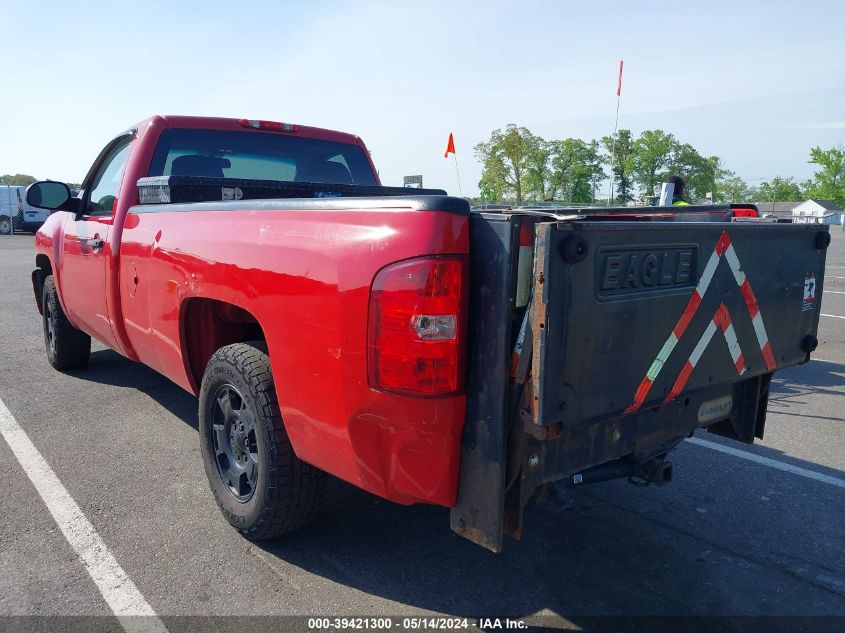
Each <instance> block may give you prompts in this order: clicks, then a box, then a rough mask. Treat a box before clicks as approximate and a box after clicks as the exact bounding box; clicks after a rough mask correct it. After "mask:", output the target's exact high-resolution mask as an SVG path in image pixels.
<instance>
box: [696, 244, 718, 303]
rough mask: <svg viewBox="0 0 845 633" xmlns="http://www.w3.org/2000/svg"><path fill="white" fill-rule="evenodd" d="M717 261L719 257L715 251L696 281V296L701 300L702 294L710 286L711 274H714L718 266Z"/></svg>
mask: <svg viewBox="0 0 845 633" xmlns="http://www.w3.org/2000/svg"><path fill="white" fill-rule="evenodd" d="M719 259H720V258H719V255H718V254H716V251H713V254H712V255H711V256H710V259H708V260H707V265H706V266H705V267H704V271H703V272H702V273H701V279H699V280H698V285H697V286H696V287H695V289H696V291H697V292H698V296H699V297H701V298H702V299H703V298H704V293H705V292H707V286H709V285H710V280H711V279H713V273H715V272H716V266H718V265H719Z"/></svg>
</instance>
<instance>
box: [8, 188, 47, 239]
mask: <svg viewBox="0 0 845 633" xmlns="http://www.w3.org/2000/svg"><path fill="white" fill-rule="evenodd" d="M49 215H50V212H49V211H48V210H46V209H39V208H36V207H33V206H31V205H29V204H27V202H26V187H25V186H19V185H0V235H8V234H10V233H11V231H12V227H14V228H15V229H23V230H25V231H34V230H36V229H37V228H38V227H39V226H41V225H42V224H43V223H44V221H45V220H46V219H47V217H48V216H49Z"/></svg>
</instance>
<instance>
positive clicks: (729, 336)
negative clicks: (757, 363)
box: [725, 325, 742, 363]
mask: <svg viewBox="0 0 845 633" xmlns="http://www.w3.org/2000/svg"><path fill="white" fill-rule="evenodd" d="M725 341H726V342H727V344H728V351H729V352H730V353H731V358H733V359H734V363H736V361H737V360H739V357H740V356H742V348H741V347H740V346H739V341H738V340H737V338H736V332H735V331H734V326H733V325H728V327H727V328H726V329H725Z"/></svg>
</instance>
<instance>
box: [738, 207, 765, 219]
mask: <svg viewBox="0 0 845 633" xmlns="http://www.w3.org/2000/svg"><path fill="white" fill-rule="evenodd" d="M731 211H733V215H734V217H735V218H758V217H760V214H759V213H757V209H756V208H755V207H742V206H739V205H731Z"/></svg>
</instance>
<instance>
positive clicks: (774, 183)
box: [757, 176, 804, 202]
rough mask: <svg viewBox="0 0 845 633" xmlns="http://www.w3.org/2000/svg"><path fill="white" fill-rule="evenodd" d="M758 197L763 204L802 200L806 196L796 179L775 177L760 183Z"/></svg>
mask: <svg viewBox="0 0 845 633" xmlns="http://www.w3.org/2000/svg"><path fill="white" fill-rule="evenodd" d="M757 197H758V198H759V199H760V200H761V201H763V202H765V201H771V200H787V201H795V200H801V199H802V198H803V197H804V195H803V193H802V191H801V187H800V186H799V185H798V183H797V182H795V179H794V178H782V177H781V176H775V177H774V178H772V179H771V180H767V181H764V182H761V183H760V186H759V187H758V188H757Z"/></svg>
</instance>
